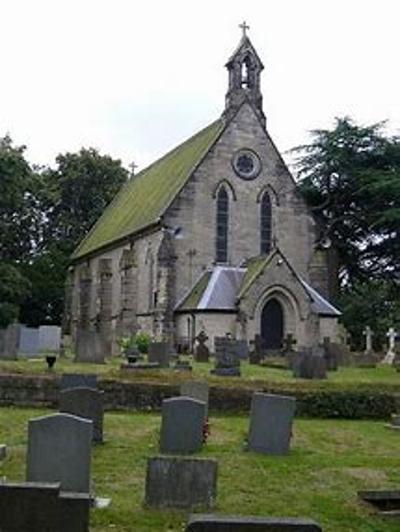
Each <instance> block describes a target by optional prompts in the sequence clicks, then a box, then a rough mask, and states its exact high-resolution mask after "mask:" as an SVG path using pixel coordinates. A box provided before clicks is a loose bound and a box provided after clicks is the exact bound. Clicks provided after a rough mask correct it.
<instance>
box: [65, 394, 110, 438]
mask: <svg viewBox="0 0 400 532" xmlns="http://www.w3.org/2000/svg"><path fill="white" fill-rule="evenodd" d="M103 396H104V392H103V391H101V390H95V389H93V388H83V387H79V388H69V389H66V390H62V391H61V393H60V404H59V408H60V412H62V413H65V414H72V415H73V416H77V417H83V418H85V419H90V420H91V421H92V422H93V441H94V442H96V443H102V442H103V418H104V406H103Z"/></svg>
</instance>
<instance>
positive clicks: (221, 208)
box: [216, 187, 229, 262]
mask: <svg viewBox="0 0 400 532" xmlns="http://www.w3.org/2000/svg"><path fill="white" fill-rule="evenodd" d="M228 217H229V197H228V193H227V192H226V189H225V187H221V188H220V189H219V191H218V194H217V235H216V261H217V262H227V260H228Z"/></svg>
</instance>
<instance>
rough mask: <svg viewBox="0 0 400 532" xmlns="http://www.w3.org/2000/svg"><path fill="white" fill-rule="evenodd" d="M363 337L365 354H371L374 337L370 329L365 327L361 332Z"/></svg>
mask: <svg viewBox="0 0 400 532" xmlns="http://www.w3.org/2000/svg"><path fill="white" fill-rule="evenodd" d="M363 334H364V336H365V354H366V355H368V354H370V353H372V352H373V350H372V336H373V335H374V333H373V331H372V329H371V327H370V326H369V325H367V326H366V327H365V329H364V332H363Z"/></svg>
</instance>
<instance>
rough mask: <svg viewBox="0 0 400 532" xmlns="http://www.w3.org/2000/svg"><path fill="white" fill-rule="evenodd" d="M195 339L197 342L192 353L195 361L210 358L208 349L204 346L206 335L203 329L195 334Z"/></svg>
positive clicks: (204, 360) (203, 360) (206, 360)
mask: <svg viewBox="0 0 400 532" xmlns="http://www.w3.org/2000/svg"><path fill="white" fill-rule="evenodd" d="M196 340H197V342H198V345H197V346H196V349H195V354H194V357H195V360H196V362H208V360H209V358H210V350H209V349H208V347H207V346H206V342H207V340H208V336H207V335H206V333H205V332H204V331H200V333H199V334H198V335H197V336H196Z"/></svg>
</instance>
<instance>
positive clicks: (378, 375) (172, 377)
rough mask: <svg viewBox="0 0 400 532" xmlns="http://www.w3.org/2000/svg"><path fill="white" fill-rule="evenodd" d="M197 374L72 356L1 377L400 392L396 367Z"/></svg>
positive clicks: (248, 368) (3, 367) (12, 365)
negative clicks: (77, 376) (308, 375)
mask: <svg viewBox="0 0 400 532" xmlns="http://www.w3.org/2000/svg"><path fill="white" fill-rule="evenodd" d="M190 360H191V363H192V365H193V371H192V372H190V373H188V372H179V371H171V370H150V371H140V372H126V371H124V372H122V371H121V370H120V365H121V363H122V362H123V360H122V359H121V358H120V357H115V358H113V359H110V360H108V361H107V362H106V363H105V364H84V363H75V362H74V361H73V359H72V356H69V357H63V358H59V359H58V360H57V362H56V365H55V367H54V369H53V370H52V371H51V372H49V371H48V370H47V369H46V368H47V366H46V363H45V362H44V360H43V359H19V360H16V361H1V362H0V374H1V373H19V374H31V375H40V374H41V375H55V376H56V375H60V374H61V373H64V372H71V373H79V372H82V373H97V374H98V375H99V377H100V378H104V379H116V380H123V381H133V380H134V381H135V382H156V383H157V382H158V383H165V384H176V383H179V382H181V381H182V380H185V379H188V378H193V377H195V378H206V379H207V380H208V381H209V382H210V384H211V385H221V386H224V387H230V386H233V387H237V386H240V387H243V388H257V387H259V386H262V385H265V384H268V383H276V384H279V383H280V384H287V385H288V386H290V387H291V388H293V389H296V388H298V389H302V390H328V389H329V390H333V391H334V390H339V389H341V388H343V387H345V388H346V389H352V388H357V390H359V391H360V390H362V389H365V390H372V389H374V390H375V391H384V390H386V391H394V392H400V373H399V372H397V371H396V369H395V368H394V367H390V366H385V365H379V366H378V367H376V368H355V367H341V368H339V369H338V371H333V372H329V377H328V379H327V380H323V381H315V380H314V381H308V380H304V379H295V378H294V377H293V376H292V372H291V371H289V370H285V369H276V368H270V367H262V366H258V365H252V364H249V363H248V362H247V361H244V362H242V364H241V371H242V376H241V377H240V378H227V377H214V376H212V375H210V370H211V369H212V368H213V367H214V363H213V361H210V362H209V363H207V364H204V363H197V362H194V361H193V359H192V357H190Z"/></svg>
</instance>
